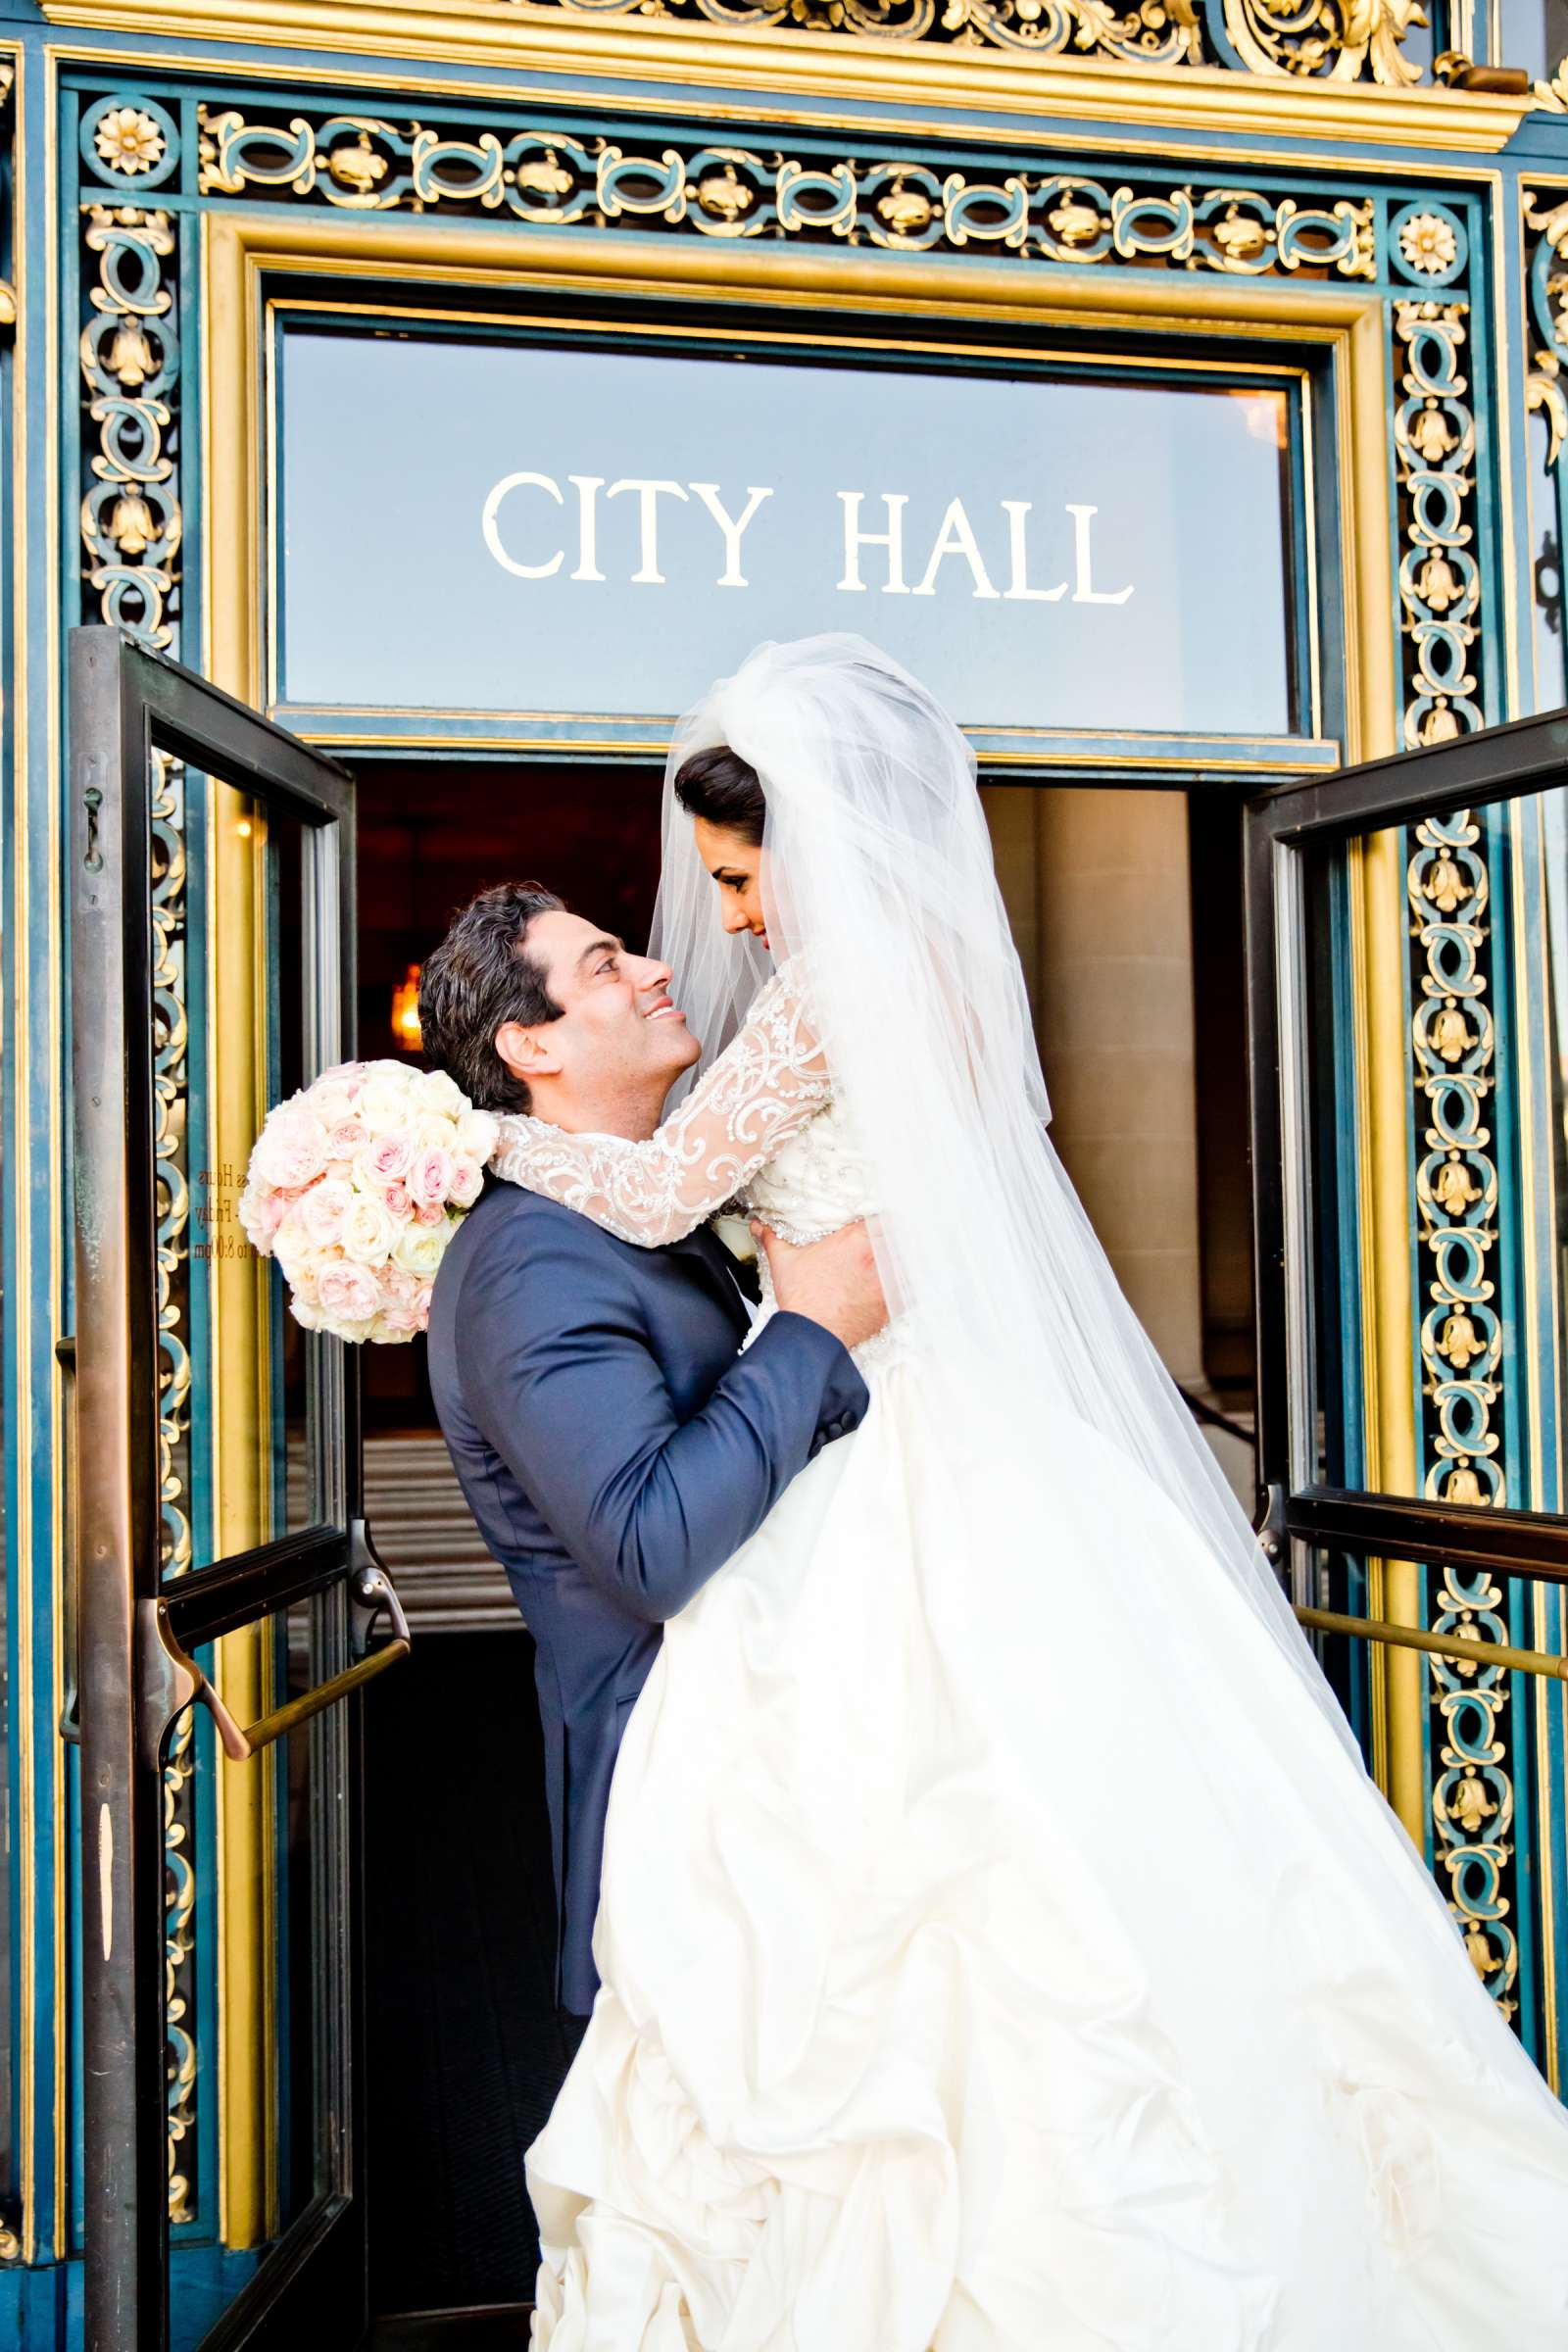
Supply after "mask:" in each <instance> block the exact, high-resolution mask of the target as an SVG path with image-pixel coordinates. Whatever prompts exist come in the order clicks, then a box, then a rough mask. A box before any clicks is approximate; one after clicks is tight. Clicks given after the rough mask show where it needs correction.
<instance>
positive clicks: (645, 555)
mask: <svg viewBox="0 0 1568 2352" xmlns="http://www.w3.org/2000/svg"><path fill="white" fill-rule="evenodd" d="M623 490H635V491H636V493H637V501H638V505H639V508H640V510H641V517H640V519H641V527H642V561H641V563H640V564H638V566H637V569H636V570H635V571H634V572H633V573H632V575H631V577H632V585H633V587H634V588H644V587H647V588H662V587H663V586H664V575H663V573H662V571H661V570H660V568H659V501H660V497H661V495H662V496H664V497H666V498H678V499H679V500H680V501H681V502H682V504H684V503H685V498H686V493H685V491H684V490H683V489H682V488H681V486H680V484H679V482H655V481H649V480H645V479H642V478H640V477H639V476H638V475H636V474H628V475H627V476H626V478H625V480H624V481H619V482H612V483H611V485H610V488H609V489H608V490H607V491H606V492H605V496H606V497H607V498H618V497H619V496H620V494H621V492H622V491H623Z"/></svg>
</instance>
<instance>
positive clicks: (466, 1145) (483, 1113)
mask: <svg viewBox="0 0 1568 2352" xmlns="http://www.w3.org/2000/svg"><path fill="white" fill-rule="evenodd" d="M495 1148H496V1117H495V1112H494V1111H493V1110H468V1111H465V1112H464V1114H463V1117H462V1118H461V1119H460V1120H459V1121H458V1154H459V1156H460V1158H463V1159H476V1160H477V1161H478V1163H479V1165H480V1167H481V1168H482V1167H483V1166H484V1164H485V1162H486V1161H487V1160H488V1158H489V1157H490V1154H491V1152H493V1151H494V1150H495Z"/></svg>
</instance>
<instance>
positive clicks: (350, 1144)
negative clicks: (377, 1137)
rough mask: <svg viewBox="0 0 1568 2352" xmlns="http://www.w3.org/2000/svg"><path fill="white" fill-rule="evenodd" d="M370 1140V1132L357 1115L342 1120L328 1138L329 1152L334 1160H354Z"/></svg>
mask: <svg viewBox="0 0 1568 2352" xmlns="http://www.w3.org/2000/svg"><path fill="white" fill-rule="evenodd" d="M369 1140H370V1130H369V1129H368V1127H367V1125H366V1124H365V1121H364V1120H363V1119H362V1118H360V1117H358V1116H357V1115H355V1116H351V1117H349V1118H346V1119H340V1120H339V1121H338V1123H337V1125H336V1126H335V1127H334V1128H333V1130H332V1132H331V1134H330V1135H329V1136H328V1137H327V1146H326V1148H327V1150H328V1151H329V1152H330V1153H331V1155H332V1157H333V1158H334V1159H352V1158H353V1157H354V1154H355V1153H356V1152H363V1151H364V1150H365V1147H366V1145H367V1144H368V1142H369Z"/></svg>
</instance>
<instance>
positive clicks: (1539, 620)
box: [1530, 409, 1568, 711]
mask: <svg viewBox="0 0 1568 2352" xmlns="http://www.w3.org/2000/svg"><path fill="white" fill-rule="evenodd" d="M1551 432H1552V425H1551V418H1550V416H1549V415H1548V413H1547V411H1546V410H1544V409H1538V410H1537V411H1536V412H1535V414H1534V415H1533V416H1532V417H1531V419H1530V459H1531V464H1530V523H1531V532H1532V539H1533V545H1532V550H1531V576H1532V580H1533V582H1534V587H1535V598H1534V610H1535V623H1536V708H1537V710H1538V711H1554V710H1556V709H1558V708H1559V706H1560V705H1562V704H1563V703H1568V651H1565V648H1564V643H1563V613H1564V607H1563V573H1562V510H1561V505H1560V502H1559V500H1558V495H1557V487H1558V484H1557V469H1556V467H1555V466H1553V465H1552V463H1551Z"/></svg>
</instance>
